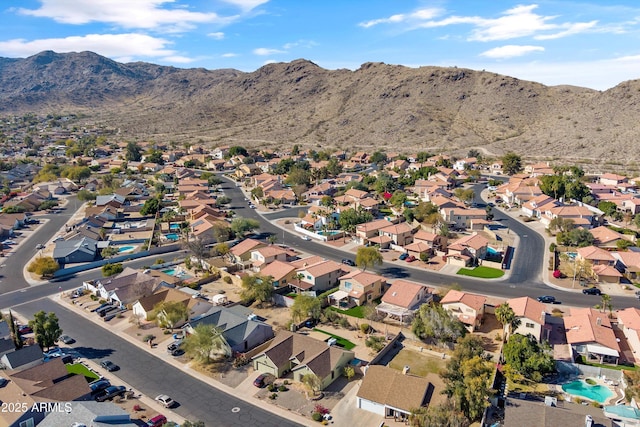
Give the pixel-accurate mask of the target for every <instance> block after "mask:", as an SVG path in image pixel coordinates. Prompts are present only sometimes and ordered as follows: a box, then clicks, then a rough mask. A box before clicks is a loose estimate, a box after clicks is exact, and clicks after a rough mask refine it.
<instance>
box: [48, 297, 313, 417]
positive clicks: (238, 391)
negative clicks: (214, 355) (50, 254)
mask: <svg viewBox="0 0 640 427" xmlns="http://www.w3.org/2000/svg"><path fill="white" fill-rule="evenodd" d="M52 300H53V301H55V302H56V303H58V304H60V305H62V306H64V307H65V308H67V309H69V310H73V311H75V312H76V313H77V314H79V315H81V316H82V317H84V318H86V319H87V320H89V321H91V322H93V323H95V324H96V325H98V326H100V327H102V328H105V329H108V330H109V331H110V332H112V333H116V334H117V335H118V336H119V337H121V338H123V339H125V340H127V341H129V342H130V343H131V344H133V345H136V346H138V347H139V348H141V349H143V350H145V351H147V352H149V353H151V354H153V355H154V356H156V357H158V358H160V359H162V360H163V361H165V362H166V363H169V364H171V365H173V366H174V367H176V368H178V369H180V370H182V371H183V372H185V373H186V374H188V375H191V376H192V377H194V378H197V379H199V380H200V381H203V382H205V383H207V384H208V385H210V386H211V387H215V388H217V389H218V390H220V391H223V392H225V393H227V394H230V395H232V396H234V397H237V398H239V399H242V400H244V401H245V402H247V403H249V404H250V405H253V406H257V407H259V408H262V409H264V410H266V411H269V412H271V413H273V414H275V415H278V416H280V417H283V418H286V419H289V420H291V421H294V422H296V423H299V424H301V425H311V424H312V423H313V421H311V420H310V419H309V418H305V417H303V416H302V415H299V414H296V413H293V412H291V411H287V410H285V409H282V408H280V407H278V406H276V405H272V404H265V403H264V401H261V400H260V399H258V398H256V397H255V396H254V394H255V393H256V391H257V390H258V389H256V388H255V387H254V386H253V384H252V382H253V377H254V376H250V377H249V378H247V379H246V380H244V381H243V385H242V384H241V385H240V386H238V387H237V388H234V387H230V386H228V385H225V384H223V383H221V382H219V381H217V380H215V379H213V378H211V377H209V376H206V375H203V374H202V373H201V372H198V371H196V370H194V369H192V368H191V367H190V366H189V365H188V364H186V363H182V362H180V361H179V360H178V359H177V358H175V357H172V356H170V355H169V354H168V353H167V352H166V350H165V349H166V346H165V345H162V344H163V342H164V343H166V342H167V341H169V340H170V339H171V336H170V335H166V336H161V337H158V339H159V342H158V344H157V345H156V346H155V347H154V348H149V346H148V345H147V344H146V343H144V342H142V341H141V340H137V339H135V338H134V337H132V336H131V335H129V334H128V333H124V331H125V330H126V329H129V328H130V327H131V326H132V325H131V324H130V323H129V322H128V321H126V322H125V321H121V322H119V323H117V324H114V325H112V324H106V323H104V322H102V321H101V318H99V317H98V316H96V315H92V314H93V313H90V312H89V311H87V310H85V309H83V308H82V307H79V306H77V305H74V304H69V303H67V301H65V300H64V299H63V297H62V295H61V294H60V293H58V294H56V296H53V297H52ZM98 369H100V368H98ZM113 374H114V373H110V374H109V375H113ZM249 385H250V386H249ZM247 393H251V394H249V395H247ZM140 399H141V401H142V402H143V403H145V404H146V405H148V406H150V407H153V408H154V409H155V407H157V408H158V411H159V412H160V413H164V414H165V415H167V418H170V419H172V420H176V419H182V417H181V416H179V415H177V414H175V413H174V412H173V411H170V410H168V409H165V408H163V407H161V406H160V405H157V404H156V403H155V402H154V401H153V397H147V396H142V397H140Z"/></svg>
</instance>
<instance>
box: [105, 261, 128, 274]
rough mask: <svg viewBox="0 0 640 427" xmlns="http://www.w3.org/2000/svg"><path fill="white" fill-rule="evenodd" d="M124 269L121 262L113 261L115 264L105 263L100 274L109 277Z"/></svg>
mask: <svg viewBox="0 0 640 427" xmlns="http://www.w3.org/2000/svg"><path fill="white" fill-rule="evenodd" d="M123 270H124V267H123V266H122V263H121V262H118V263H115V264H110V263H109V264H105V265H103V266H102V276H104V277H109V276H113V275H114V274H119V273H122V271H123Z"/></svg>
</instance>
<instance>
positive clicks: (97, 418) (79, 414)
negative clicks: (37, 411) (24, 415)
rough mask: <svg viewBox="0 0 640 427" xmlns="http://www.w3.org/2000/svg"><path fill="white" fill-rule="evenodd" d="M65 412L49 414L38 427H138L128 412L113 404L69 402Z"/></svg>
mask: <svg viewBox="0 0 640 427" xmlns="http://www.w3.org/2000/svg"><path fill="white" fill-rule="evenodd" d="M67 408H68V410H64V411H51V412H49V413H48V414H47V415H46V416H45V418H44V419H43V420H42V422H40V423H38V427H59V426H67V425H68V426H73V425H85V426H95V427H98V426H99V427H110V426H114V427H136V426H138V424H137V423H136V422H134V420H132V419H131V416H130V415H129V413H128V412H127V411H125V410H124V409H122V408H121V407H120V406H119V405H118V404H116V403H113V402H93V401H80V402H67V403H66V404H65V409H67Z"/></svg>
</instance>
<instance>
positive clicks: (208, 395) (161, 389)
mask: <svg viewBox="0 0 640 427" xmlns="http://www.w3.org/2000/svg"><path fill="white" fill-rule="evenodd" d="M13 309H14V310H15V311H16V312H18V313H20V314H21V315H22V316H24V317H27V318H32V317H33V314H34V313H36V312H38V311H39V310H44V311H46V312H50V311H53V312H55V313H56V315H57V316H58V318H59V319H60V326H61V327H62V329H63V330H64V332H65V334H68V335H70V336H72V337H74V338H75V339H76V344H74V348H75V349H77V351H78V352H79V353H81V354H82V355H83V356H85V357H87V358H88V359H92V360H94V361H96V360H99V359H103V358H109V359H110V360H112V361H113V362H114V363H116V364H117V365H119V366H120V370H119V371H117V372H114V373H112V374H110V375H111V376H118V377H122V378H123V379H124V380H125V381H126V382H127V383H129V384H130V385H131V386H132V387H133V388H134V389H135V390H138V391H140V392H141V393H143V394H145V395H147V396H150V397H151V398H153V397H155V396H157V395H158V394H168V395H169V396H171V397H172V398H173V399H175V400H176V401H177V402H178V403H179V404H180V406H179V407H177V408H174V411H175V412H176V413H178V414H179V415H181V416H183V417H184V418H187V419H190V420H201V421H204V422H205V424H206V425H209V426H225V427H248V426H279V427H288V426H299V425H300V424H297V423H294V422H292V421H290V420H287V419H283V418H281V417H278V416H276V415H274V414H272V413H270V412H267V411H265V410H263V409H261V408H258V407H256V406H253V405H251V404H249V403H247V402H245V401H244V400H242V399H239V398H237V397H234V396H231V395H229V394H227V393H224V392H222V391H220V390H218V389H216V388H214V387H211V386H210V385H208V384H207V383H205V382H202V381H200V380H199V379H196V378H194V377H193V376H191V375H185V373H184V372H182V371H181V370H180V369H178V368H176V367H174V366H172V365H170V364H168V363H166V362H164V361H163V360H161V359H159V358H157V357H155V356H153V355H151V354H149V353H148V352H147V351H145V350H143V349H140V348H138V347H137V346H136V345H133V344H132V343H130V342H128V341H127V340H125V339H124V338H121V337H119V336H117V335H115V334H113V333H111V332H109V331H108V330H106V329H104V328H102V327H100V326H98V325H95V324H94V323H93V322H92V321H90V320H88V319H85V318H83V317H81V316H79V315H78V314H76V313H74V312H73V311H71V310H68V309H66V308H64V307H63V306H61V305H59V304H56V303H55V302H53V301H51V300H50V299H48V298H45V299H40V300H37V301H33V302H29V303H26V304H23V305H20V306H18V307H14V308H13Z"/></svg>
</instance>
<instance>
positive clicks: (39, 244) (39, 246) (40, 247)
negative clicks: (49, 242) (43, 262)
mask: <svg viewBox="0 0 640 427" xmlns="http://www.w3.org/2000/svg"><path fill="white" fill-rule="evenodd" d="M36 249H44V245H43V244H42V243H38V244H37V245H36Z"/></svg>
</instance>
